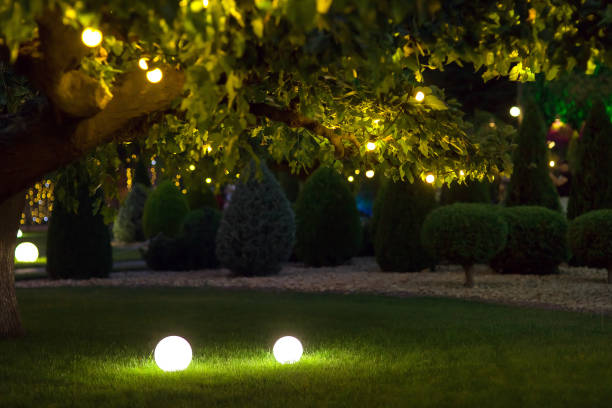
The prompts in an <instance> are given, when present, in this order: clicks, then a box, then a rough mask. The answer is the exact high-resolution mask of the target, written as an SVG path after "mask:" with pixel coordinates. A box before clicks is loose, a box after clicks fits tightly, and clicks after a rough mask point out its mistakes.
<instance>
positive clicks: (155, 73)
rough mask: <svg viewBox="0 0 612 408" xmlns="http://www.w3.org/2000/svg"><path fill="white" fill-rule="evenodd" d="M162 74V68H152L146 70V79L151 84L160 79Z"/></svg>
mask: <svg viewBox="0 0 612 408" xmlns="http://www.w3.org/2000/svg"><path fill="white" fill-rule="evenodd" d="M162 77H163V74H162V70H161V69H159V68H155V69H152V70H150V71H147V80H148V81H149V82H151V83H153V84H156V83H158V82H159V81H161V80H162Z"/></svg>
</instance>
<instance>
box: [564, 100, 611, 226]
mask: <svg viewBox="0 0 612 408" xmlns="http://www.w3.org/2000/svg"><path fill="white" fill-rule="evenodd" d="M571 164H572V167H573V168H572V169H571V170H572V175H573V177H572V181H571V183H572V184H571V186H570V197H569V203H568V207H567V217H568V218H569V219H572V218H575V217H577V216H579V215H581V214H584V213H587V212H589V211H592V210H600V209H605V208H612V123H611V122H610V117H609V116H608V114H607V113H606V107H605V105H604V104H603V102H602V101H601V100H598V101H596V102H595V104H594V105H593V108H592V109H591V111H590V112H589V116H588V118H587V120H586V123H585V126H584V130H583V132H582V137H581V138H580V139H579V140H578V142H577V145H576V151H575V156H574V162H573V163H571Z"/></svg>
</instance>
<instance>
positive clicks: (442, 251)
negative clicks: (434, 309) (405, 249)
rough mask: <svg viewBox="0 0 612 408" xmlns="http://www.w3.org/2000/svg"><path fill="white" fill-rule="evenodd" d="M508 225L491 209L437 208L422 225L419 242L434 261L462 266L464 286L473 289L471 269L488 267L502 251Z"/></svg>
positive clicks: (458, 205) (471, 206)
mask: <svg viewBox="0 0 612 408" xmlns="http://www.w3.org/2000/svg"><path fill="white" fill-rule="evenodd" d="M507 236H508V224H506V221H504V219H503V218H502V216H501V214H500V211H498V210H497V209H496V208H495V207H493V206H492V205H486V204H475V203H456V204H452V205H447V206H444V207H440V208H437V209H435V210H433V211H432V212H430V213H429V215H428V216H427V217H426V218H425V221H424V222H423V228H422V230H421V241H422V243H423V246H424V247H426V248H427V249H428V250H429V251H430V253H431V254H432V255H433V256H434V258H435V259H438V260H439V259H445V260H447V261H449V262H452V263H456V264H459V265H461V266H463V268H464V270H465V274H466V276H465V277H466V280H465V286H467V287H472V286H473V285H474V280H473V274H472V266H473V265H474V264H475V263H489V261H490V260H491V259H492V258H493V257H494V256H495V255H496V254H497V253H498V252H499V251H501V250H502V248H503V247H504V245H505V244H506V239H507Z"/></svg>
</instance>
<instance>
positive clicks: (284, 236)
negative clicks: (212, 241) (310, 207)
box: [216, 163, 295, 276]
mask: <svg viewBox="0 0 612 408" xmlns="http://www.w3.org/2000/svg"><path fill="white" fill-rule="evenodd" d="M246 173H248V177H244V178H241V179H240V180H241V182H240V183H239V184H238V185H237V186H236V190H235V191H234V193H233V194H232V198H231V201H230V203H229V205H228V207H227V208H226V209H225V211H224V212H223V218H222V219H221V225H220V226H219V231H218V233H217V245H216V254H217V258H218V259H219V261H220V262H221V264H222V265H224V266H225V267H227V268H228V269H230V270H231V271H232V272H233V273H234V274H235V275H240V276H258V275H270V274H275V273H278V272H279V271H280V269H281V263H282V262H285V261H287V259H289V256H290V255H291V251H292V249H293V242H294V240H295V219H294V215H293V211H292V210H291V206H290V204H289V201H288V200H287V198H286V197H285V195H284V194H283V191H282V189H281V186H280V185H279V184H278V182H277V181H276V179H275V178H274V176H273V175H272V173H270V170H268V168H267V167H266V166H265V165H264V164H263V163H262V164H261V179H257V177H256V175H255V164H254V163H251V165H250V167H249V169H248V170H247V171H245V172H243V174H246Z"/></svg>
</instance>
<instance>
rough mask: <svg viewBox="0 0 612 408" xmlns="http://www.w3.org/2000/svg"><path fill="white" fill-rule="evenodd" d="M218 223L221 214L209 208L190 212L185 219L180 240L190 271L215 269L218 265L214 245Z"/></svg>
mask: <svg viewBox="0 0 612 408" xmlns="http://www.w3.org/2000/svg"><path fill="white" fill-rule="evenodd" d="M220 223H221V212H220V211H219V210H216V209H214V208H210V207H204V208H201V209H199V210H194V211H191V212H190V213H189V214H187V217H185V221H184V223H183V234H182V239H183V240H184V243H185V246H186V251H187V260H188V264H189V268H190V269H206V268H216V267H217V266H218V265H219V261H218V260H217V256H216V254H215V243H216V239H217V231H218V230H219V224H220Z"/></svg>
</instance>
